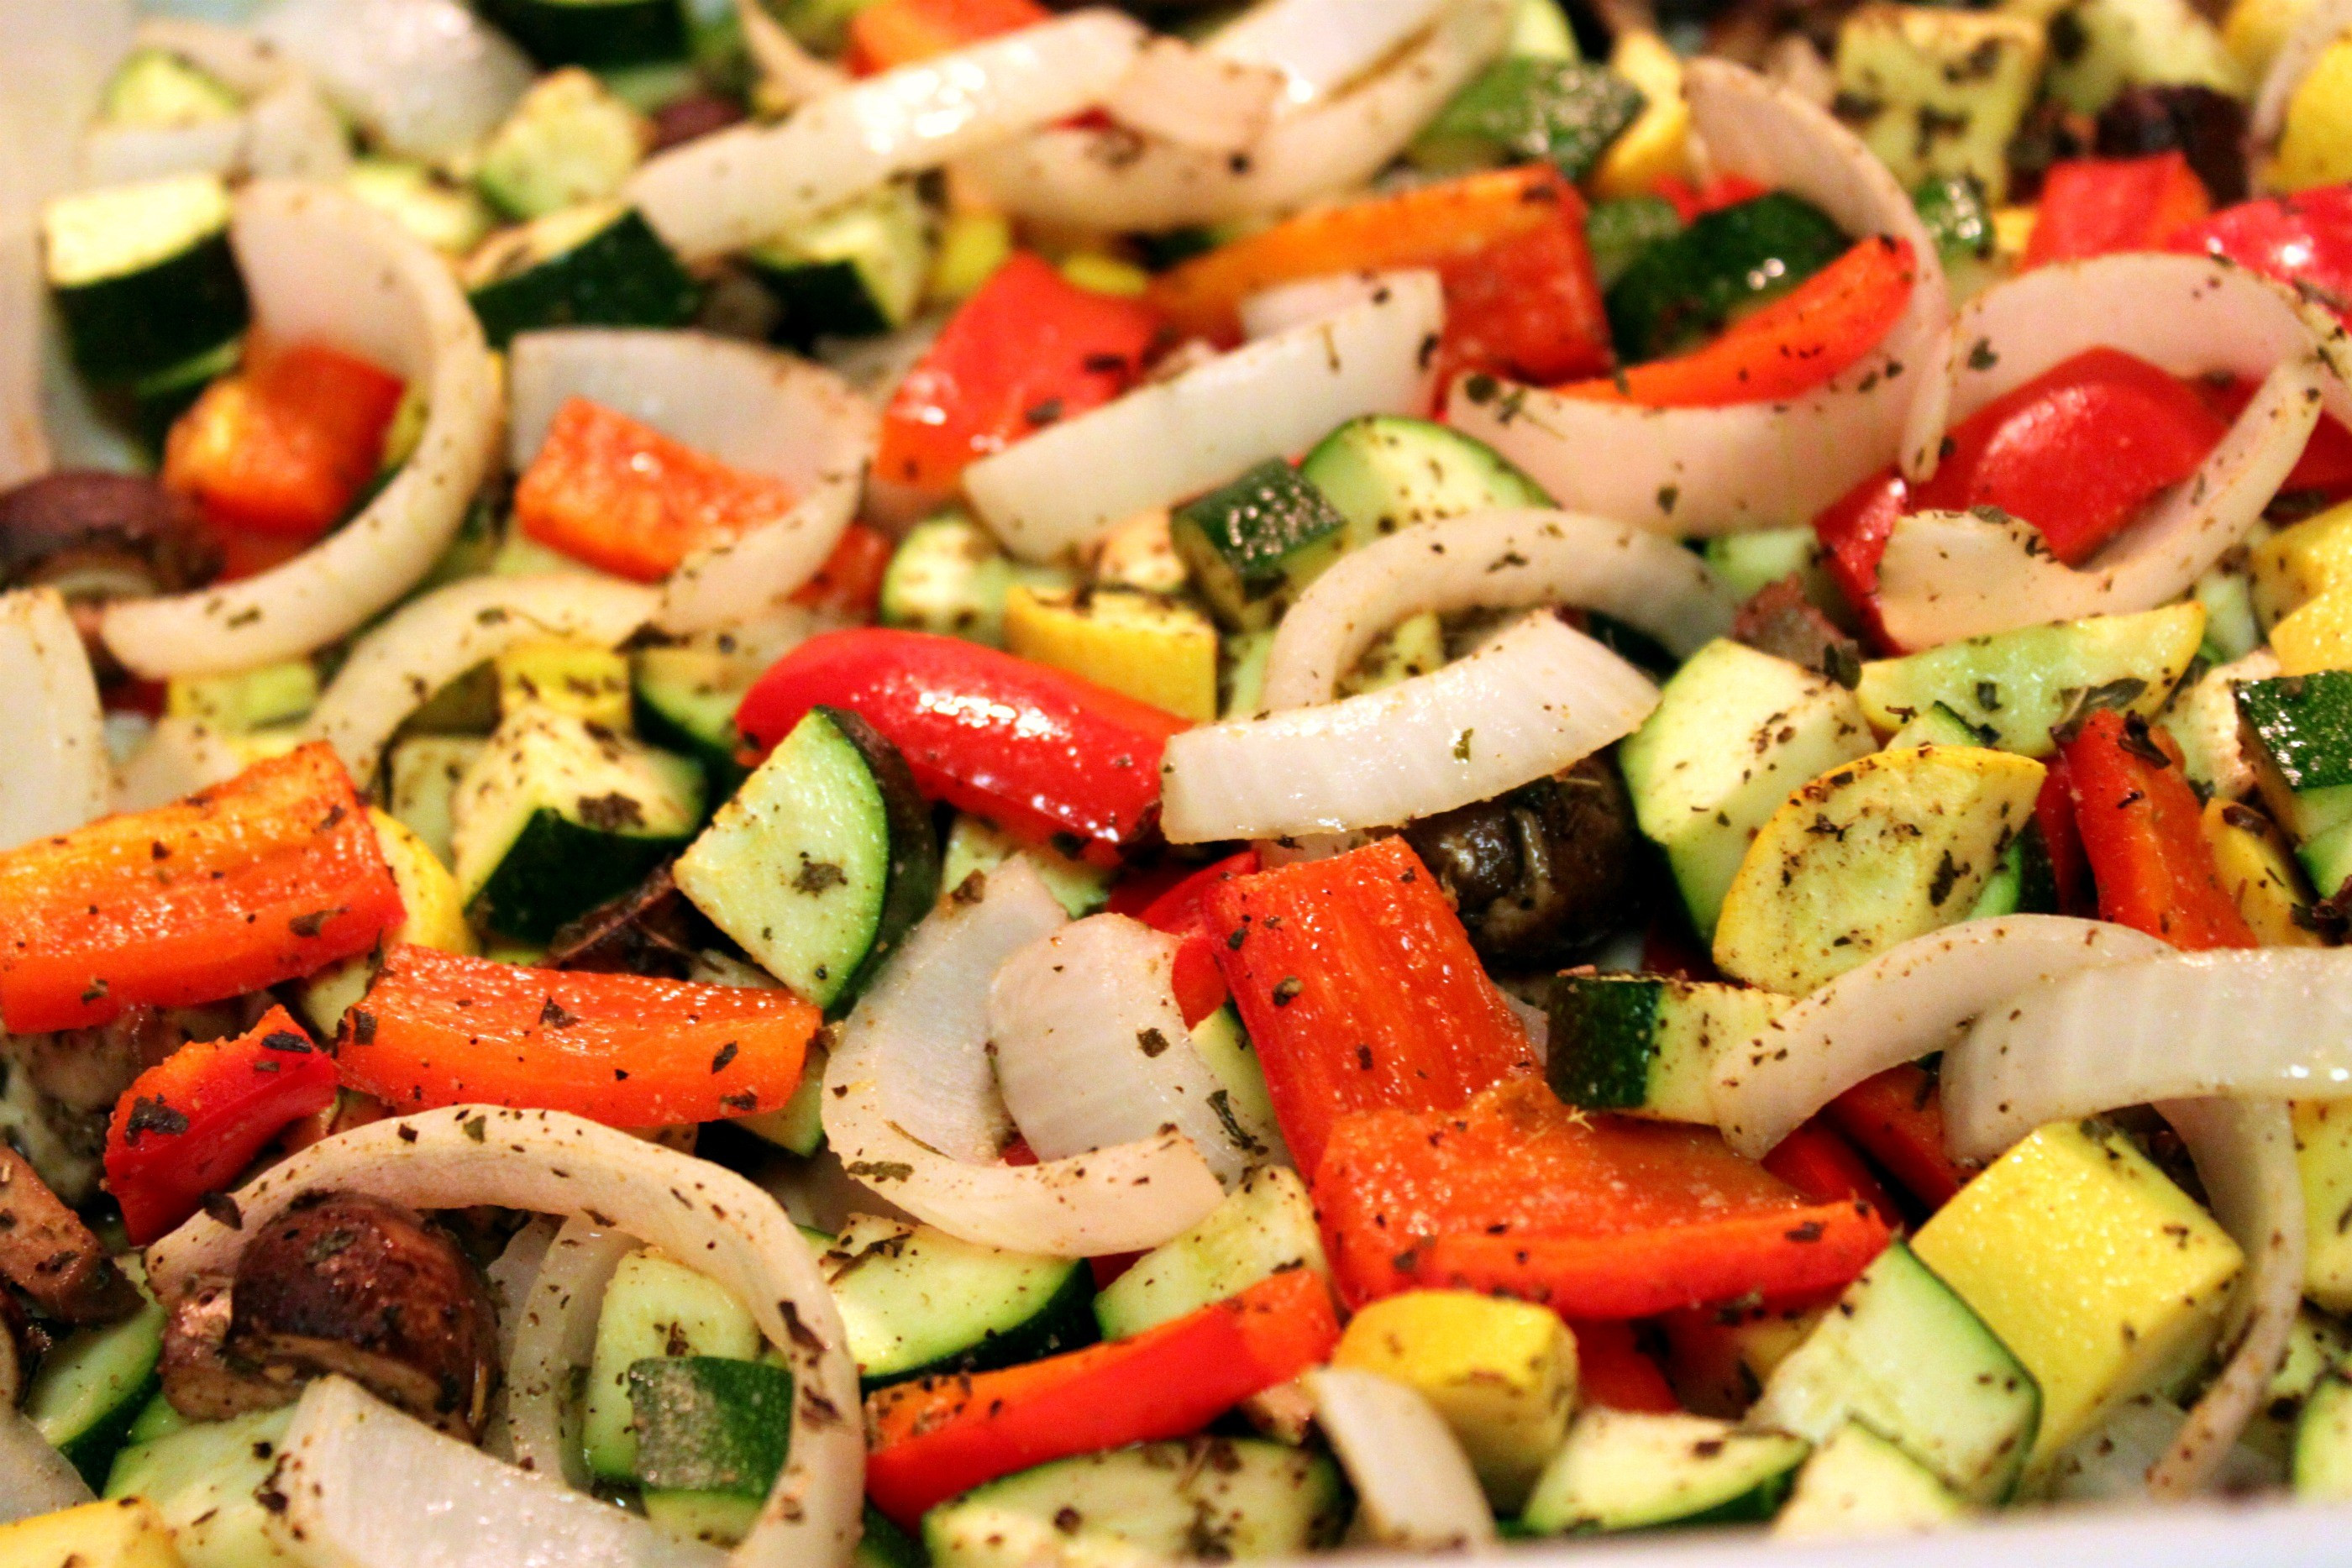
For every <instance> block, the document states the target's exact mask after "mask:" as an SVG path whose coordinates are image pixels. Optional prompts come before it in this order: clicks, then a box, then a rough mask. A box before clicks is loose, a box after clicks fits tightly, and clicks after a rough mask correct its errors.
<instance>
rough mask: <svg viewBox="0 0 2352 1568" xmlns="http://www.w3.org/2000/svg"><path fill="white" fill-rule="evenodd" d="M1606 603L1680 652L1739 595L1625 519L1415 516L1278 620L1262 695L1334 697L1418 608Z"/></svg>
mask: <svg viewBox="0 0 2352 1568" xmlns="http://www.w3.org/2000/svg"><path fill="white" fill-rule="evenodd" d="M1539 604H1565V605H1573V606H1576V607H1577V608H1580V609H1590V610H1599V611H1602V612H1606V613H1608V614H1610V615H1613V616H1615V617H1617V618H1618V619H1619V620H1621V621H1625V622H1630V623H1632V624H1633V625H1634V626H1636V627H1639V628H1640V629H1641V630H1642V631H1643V632H1648V633H1649V634H1650V635H1651V636H1653V637H1655V638H1657V639H1658V641H1659V642H1661V643H1664V644H1665V645H1666V647H1667V649H1668V650H1669V651H1670V652H1672V653H1675V655H1676V656H1677V657H1685V658H1686V657H1688V656H1689V655H1690V654H1692V653H1696V652H1697V650H1698V648H1699V646H1700V645H1701V644H1702V643H1706V642H1708V641H1709V640H1710V639H1713V638H1716V637H1721V636H1725V635H1727V634H1728V633H1729V632H1730V631H1731V620H1732V616H1733V614H1734V612H1736V611H1737V610H1738V604H1737V603H1736V602H1735V601H1734V600H1733V599H1732V596H1731V595H1730V593H1729V592H1727V591H1726V590H1725V589H1724V587H1723V585H1722V584H1721V583H1720V582H1718V581H1717V580H1716V576H1715V573H1714V572H1712V571H1710V570H1707V567H1706V563H1705V562H1704V561H1702V560H1700V559H1699V558H1698V557H1696V556H1695V555H1693V554H1692V553H1691V552H1690V551H1688V550H1686V549H1682V548H1681V547H1679V546H1677V545H1675V544H1672V543H1669V542H1668V541H1667V540H1665V539H1663V538H1659V537H1658V536H1657V535H1655V534H1653V533H1650V532H1649V531H1647V530H1646V529H1643V528H1634V527H1633V526H1632V525H1631V524H1627V523H1612V522H1604V521H1602V520H1601V519H1600V518H1598V517H1580V516H1579V515H1577V514H1576V513H1573V512H1554V511H1545V510H1539V509H1535V508H1528V509H1511V510H1502V511H1492V512H1475V513H1472V514H1470V515H1468V516H1466V517H1442V518H1437V519H1434V520H1433V521H1430V522H1425V523H1415V524H1413V525H1412V527H1411V528H1401V529H1399V530H1398V531H1397V532H1395V533H1393V534H1391V535H1389V536H1388V537H1387V538H1381V539H1376V540H1374V541H1373V542H1372V543H1370V544H1369V545H1367V546H1365V547H1364V548H1363V549H1360V550H1354V551H1351V552H1350V553H1349V554H1348V555H1346V556H1343V557H1341V558H1340V559H1339V562H1338V563H1337V564H1335V565H1334V566H1332V567H1331V568H1330V570H1328V571H1326V572H1324V574H1323V575H1322V576H1320V577H1318V578H1317V579H1316V580H1315V581H1314V583H1313V584H1312V585H1311V586H1310V587H1308V589H1307V591H1306V592H1305V593H1303V594H1301V595H1300V596H1299V599H1298V602H1297V603H1296V604H1294V605H1292V606H1291V607H1290V610H1289V611H1288V612H1287V613H1286V614H1285V615H1284V616H1283V618H1282V623H1281V625H1280V626H1279V627H1277V628H1276V632H1275V637H1274V649H1273V652H1272V653H1270V654H1269V655H1268V657H1267V659H1266V666H1265V706H1266V707H1267V709H1269V710H1270V711H1273V712H1276V713H1279V712H1281V711H1282V710H1283V709H1285V708H1293V707H1303V706H1307V705H1308V704H1311V703H1324V702H1328V701H1330V700H1331V694H1332V691H1333V689H1334V688H1335V687H1336V686H1337V685H1338V684H1339V678H1340V676H1342V675H1344V674H1347V673H1348V671H1349V669H1350V668H1351V667H1353V666H1354V664H1355V663H1356V661H1357V660H1358V659H1360V658H1361V657H1363V654H1364V650H1365V649H1367V648H1369V647H1370V646H1371V645H1372V643H1373V642H1374V640H1375V639H1377V638H1378V637H1379V636H1380V634H1381V632H1384V631H1386V630H1387V629H1388V628H1389V627H1391V626H1393V625H1395V624H1396V623H1397V622H1400V621H1402V620H1403V619H1404V618H1405V617H1406V616H1408V615H1417V614H1419V613H1421V612H1423V611H1429V610H1434V611H1439V612H1445V611H1452V610H1471V609H1497V610H1499V609H1519V608H1523V607H1533V606H1536V605H1539Z"/></svg>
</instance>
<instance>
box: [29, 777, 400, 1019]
mask: <svg viewBox="0 0 2352 1568" xmlns="http://www.w3.org/2000/svg"><path fill="white" fill-rule="evenodd" d="M401 913H402V911H401V904H400V891H399V889H398V888H397V887H395V886H394V883H393V880H392V872H391V870H390V868H389V867H387V866H386V865H385V864H384V860H383V848H382V846H381V845H379V844H378V842H377V841H376V836H375V829H374V828H373V827H372V826H371V825H370V824H369V822H368V817H367V812H366V811H365V810H362V808H361V805H360V801H359V796H358V794H357V793H356V792H355V791H354V790H353V789H352V781H351V778H350V776H349V775H348V774H346V773H345V772H344V771H343V765H342V764H341V762H339V761H337V760H336V759H335V754H334V753H333V752H332V751H331V750H330V749H329V748H328V747H325V746H324V745H310V746H305V747H301V748H299V750H296V751H292V752H289V753H288V754H287V755H286V756H284V757H277V758H270V759H269V760H268V761H265V762H257V763H256V764H254V765H253V766H252V767H251V768H247V769H246V770H245V771H244V772H243V773H240V774H238V775H237V776H236V778H234V779H229V780H228V781H227V782H226V783H224V784H218V785H215V786H214V787H213V788H212V789H206V790H204V791H202V792H201V793H198V794H195V795H191V796H189V797H188V798H187V799H186V800H181V801H177V802H175V803H173V804H172V805H169V806H161V807H158V808H156V809H155V810H152V811H138V812H130V813H124V814H121V815H117V816H112V817H103V818H100V820H99V821H95V822H92V823H90V824H89V825H88V826H87V827H81V828H77V829H75V830H74V831H72V832H69V833H60V834H58V836H56V837H55V838H47V839H37V840H35V841H33V842H31V843H29V844H25V845H22V846H20V847H18V848H16V849H14V850H10V851H8V852H5V853H0V1021H5V1024H6V1027H7V1028H8V1029H10V1030H15V1031H16V1032H18V1033H21V1034H31V1033H37V1032H40V1031H44V1030H61V1029H88V1028H91V1027H94V1026H96V1025H99V1024H102V1023H105V1022H107V1021H109V1020H110V1019H113V1018H114V1017H115V1016H116V1015H117V1014H119V1013H121V1011H122V1009H125V1008H128V1007H132V1006H136V1005H138V1004H140V1003H148V1004H152V1005H153V1006H156V1007H186V1006H191V1005H194V1004H195V1003H198V1002H215V1001H219V1000H221V999H222V998H226V997H237V996H243V995H244V994H246V993H247V991H257V990H260V989H261V988H264V987H266V986H274V985H277V984H278V982H279V981H281V980H292V979H299V978H300V977H302V976H304V975H308V974H310V973H311V972H312V971H314V970H316V969H319V968H321V967H324V966H326V965H328V964H331V963H332V962H334V961H335V960H336V959H338V958H347V957H349V956H352V954H354V953H364V952H366V951H367V950H368V949H369V948H370V947H373V946H375V941H376V938H377V937H378V936H381V935H382V934H383V931H384V929H385V927H387V926H389V925H394V923H396V922H397V921H398V920H399V919H400V918H401Z"/></svg>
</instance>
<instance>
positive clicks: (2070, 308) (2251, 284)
mask: <svg viewBox="0 0 2352 1568" xmlns="http://www.w3.org/2000/svg"><path fill="white" fill-rule="evenodd" d="M2096 348H2115V349H2121V350H2125V351H2126V352H2127V353H2131V354H2136V355H2137V356H2138V357H2139V358H2141V359H2143V360H2146V361H2148V362H2149V363H2150V364H2153V365H2155V366H2156V367H2157V368H2158V369H2159V370H2163V371H2169V372H2170V373H2172V374H2173V375H2176V376H2201V375H2204V374H2206V373H2208V372H2209V371H2229V372H2230V373H2231V374H2232V375H2237V376H2245V377H2249V378H2252V379H2257V380H2259V379H2261V378H2262V377H2264V376H2267V375H2269V374H2270V373H2271V372H2272V371H2274V370H2276V369H2278V368H2279V366H2281V365H2283V364H2285V363H2288V362H2289V361H2299V360H2303V359H2305V358H2306V357H2308V356H2309V355H2310V354H2311V352H2312V350H2314V349H2315V348H2316V349H2317V350H2318V353H2319V357H2320V360H2321V361H2322V364H2323V366H2324V368H2325V369H2326V371H2328V372H2329V373H2327V374H2326V375H2324V376H2323V377H2322V378H2321V381H2320V389H2321V392H2322V395H2323V397H2324V399H2325V402H2324V404H2323V406H2324V407H2326V410H2327V412H2328V413H2332V414H2334V415H2335V416H2336V418H2337V419H2340V420H2352V385H2347V384H2346V383H2347V379H2352V339H2347V335H2346V333H2345V330H2344V329H2343V327H2342V326H2341V325H2340V324H2338V323H2337V322H2336V319H2334V318H2333V317H2331V316H2329V315H2327V314H2326V312H2325V311H2322V310H2319V309H2317V308H2315V307H2313V306H2309V305H2306V304H2304V303H2303V302H2302V301H2300V300H2298V299H2296V298H2294V295H2292V294H2291V293H2289V292H2288V291H2287V290H2286V289H2284V288H2282V287H2279V286H2278V285H2277V284H2274V283H2273V282H2271V281H2270V280H2269V279H2267V278H2265V277H2263V276H2262V275H2261V274H2259V273H2254V272H2249V271H2247V270H2246V269H2245V268H2243V267H2239V266H2237V265H2236V264H2235V263H2232V262H2230V261H2228V260H2225V259H2223V258H2221V257H2219V256H2168V255H2162V254H2158V253H2153V252H2144V251H2135V252H2130V253H2128V254H2125V255H2120V256H2099V257H2096V258H2095V259H2093V260H2090V261H2077V262H2068V263H2064V264H2062V265H2059V266H2053V267H2035V268H2034V269H2033V270H2032V271H2031V272H2027V273H2021V274H2020V275H2019V276H2018V277H2012V278H2011V279H2009V280H2008V281H2006V282H2004V283H2000V284H1997V285H1995V286H1994V287H1990V288H1988V289H1986V290H1985V291H1984V292H1983V293H1982V294H1979V295H1978V296H1977V297H1976V298H1973V299H1971V300H1969V302H1968V304H1967V305H1965V306H1964V307H1962V308H1961V309H1960V311H1959V313H1958V316H1956V317H1955V318H1954V319H1952V321H1951V322H1950V324H1949V325H1948V327H1947V328H1946V329H1945V330H1944V332H1943V335H1942V339H1941V340H1940V341H1939V342H1938V343H1937V345H1936V348H1935V350H1934V351H1933V353H1932V355H1931V356H1929V357H1928V358H1927V359H1926V360H1925V361H1923V362H1922V364H1921V366H1920V369H1921V371H1923V372H1925V384H1924V385H1923V386H1921V387H1920V389H1919V393H1918V396H1917V399H1916V401H1915V402H1913V403H1912V406H1911V413H1910V418H1909V420H1908V422H1907V423H1906V426H1905V429H1904V433H1903V454H1904V471H1905V472H1906V474H1908V475H1910V476H1911V477H1913V478H1915V479H1918V478H1925V477H1926V476H1928V475H1931V474H1933V473H1934V472H1935V471H1936V462H1937V455H1938V454H1939V452H1940V450H1941V447H1942V444H1943V435H1944V432H1945V431H1946V430H1947V429H1948V428H1949V427H1950V426H1952V425H1955V424H1958V423H1959V422H1960V421H1961V420H1964V419H1966V418H1968V416H1969V415H1970V414H1972V413H1975V412H1976V411H1977V410H1979V409H1980V408H1982V407H1983V406H1984V405H1985V404H1987V403H1989V402H1992V401H1993V399H1995V398H1997V397H2000V396H2001V395H2003V394H2004V393H2007V392H2012V391H2014V390H2016V389H2017V388H2018V387H2021V386H2023V385H2024V384H2025V383H2026V382H2030V381H2032V379H2033V378H2034V377H2036V376H2038V375H2040V374H2041V373H2042V371H2046V370H2048V369H2050V368H2051V367H2052V366H2053V365H2057V364H2061V363H2063V362H2064V361H2067V360H2071V359H2073V358H2074V356H2075V355H2076V354H2079V353H2081V352H2083V351H2084V350H2086V349H2096Z"/></svg>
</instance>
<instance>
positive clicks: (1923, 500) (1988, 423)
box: [1911, 349, 2229, 566]
mask: <svg viewBox="0 0 2352 1568" xmlns="http://www.w3.org/2000/svg"><path fill="white" fill-rule="evenodd" d="M2228 429H2229V426H2228V425H2227V424H2226V423H2224V422H2223V421H2222V420H2221V418H2220V417H2218V416H2217V415H2216V414H2215V413H2213V411H2212V410H2211V409H2210V408H2208V407H2207V406H2206V404H2205V401H2204V400H2203V399H2202V398H2200V396H2199V395H2198V393H2197V389H2196V388H2195V387H2193V386H2191V385H2190V384H2189V382H2184V381H2182V380H2180V379H2179V377H2178V376H2170V375H2167V374H2166V373H2165V372H2164V371H2160V370H2158V369H2157V368H2156V367H2155V366H2154V365H2151V364H2149V363H2148V362H2147V361H2145V360H2139V359H2135V358H2133V357H2132V356H2131V355H2129V354H2126V353H2125V352H2123V351H2122V350H2117V349H2087V350H2084V351H2083V352H2082V353H2079V354H2077V355H2075V356H2074V358H2073V359H2070V360H2067V361H2064V362H2063V363H2061V364H2056V365H2053V366H2052V367H2051V368H2050V369H2048V370H2046V371H2042V373H2041V374H2040V375H2038V376H2036V377H2034V378H2033V379H2032V381H2030V382H2026V383H2025V384H2024V385H2023V386H2021V387H2018V388H2016V389H2015V390H2014V391H2012V392H2008V393H2006V394H2005V395H2003V396H2001V397H1998V398H1995V399H1994V400H1993V401H1992V402H1989V403H1987V404H1986V405H1985V406H1984V407H1982V408H1980V409H1979V410H1977V412H1976V413H1972V414H1970V415H1969V417H1968V418H1966V419H1964V420H1962V421H1961V422H1960V423H1958V424H1956V425H1954V426H1953V427H1952V428H1951V430H1950V431H1948V433H1947V434H1946V436H1945V450H1944V459H1943V462H1942V463H1941V464H1940V465H1938V466H1937V470H1936V476H1935V477H1934V478H1932V479H1929V480H1928V481H1927V483H1926V484H1924V485H1920V486H1916V487H1915V488H1914V489H1913V491H1912V501H1911V504H1912V509H1913V510H1915V511H1930V510H1934V511H1966V510H1968V509H1969V507H1999V508H2000V509H2001V510H2002V511H2004V512H2007V513H2009V514H2010V515H2011V516H2012V517H2022V518H2024V519H2025V520H2026V521H2027V522H2029V523H2032V525H2033V526H2034V527H2035V528H2038V529H2039V530H2041V533H2042V540H2043V542H2044V543H2046V544H2048V545H2049V547H2050V553H2051V554H2053V555H2054V556H2056V557H2057V558H2058V559H2060V560H2062V561H2064V562H2065V563H2066V564H2067V565H2069V566H2077V565H2080V564H2081V563H2082V562H2084V560H2087V559H2090V557H2091V556H2092V555H2094V554H2095V553H2096V551H2097V550H2098V549H2099V547H2100V546H2101V545H2103V544H2105V543H2106V542H2107V540H2108V539H2110V538H2114V537H2115V536H2116V534H2117V533H2119V532H2121V531H2122V530H2123V529H2124V528H2126V527H2128V526H2129V525H2130V523H2131V521H2132V519H2133V518H2134V517H2137V515H2138V513H2139V510H2140V508H2141V507H2144V506H2146V505H2147V502H2148V500H2149V499H2150V497H2154V496H2155V495H2156V493H2157V492H2158V491H2159V490H2162V489H2164V488H2166V487H2167V486H2172V485H2177V484H2179V483H2180V481H2182V480H2183V479H2186V478H2188V477H2189V475H2191V474H2193V473H2195V472H2196V471H2197V465H2199V464H2200V463H2202V462H2204V461H2205V458H2206V456H2207V455H2209V454H2210V453H2211V451H2212V450H2213V448H2214V447H2215V446H2216V445H2218V444H2220V443H2221V437H2222V435H2223V434H2225V433H2226V432H2227V430H2228Z"/></svg>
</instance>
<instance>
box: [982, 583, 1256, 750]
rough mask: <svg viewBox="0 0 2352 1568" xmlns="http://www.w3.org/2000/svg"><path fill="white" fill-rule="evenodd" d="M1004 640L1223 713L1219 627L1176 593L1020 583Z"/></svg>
mask: <svg viewBox="0 0 2352 1568" xmlns="http://www.w3.org/2000/svg"><path fill="white" fill-rule="evenodd" d="M1004 645H1005V646H1006V647H1007V648H1009V649H1011V650H1012V651H1013V653H1018V654H1019V655H1020V656H1021V657H1023V658H1024V659H1034V660H1036V661H1037V662H1038V663H1039V664H1051V665H1053V666H1054V667H1055V668H1056V669H1062V670H1067V671H1069V672H1070V674H1074V675H1079V676H1082V677H1084V678H1085V679H1087V680H1089V681H1092V682H1094V684H1095V685H1098V686H1108V687H1109V688H1110V689H1111V690H1112V691H1115V692H1119V693H1122V694H1124V695H1128V696H1131V697H1133V698H1135V699H1136V700H1137V701H1138V702H1147V703H1150V705H1151V706H1154V707H1159V708H1165V709H1167V710H1168V711H1169V712H1170V713H1172V714H1176V715H1178V716H1181V717H1184V718H1192V719H1213V718H1214V717H1216V716H1217V629H1216V628H1215V627H1214V626H1213V625H1211V624H1210V623H1209V618H1208V617H1207V616H1205V615H1203V614H1202V613H1201V612H1199V611H1197V610H1195V609H1193V608H1192V606H1191V605H1189V604H1185V603H1181V602H1180V601H1176V600H1171V599H1163V598H1161V597H1160V596H1159V595H1158V594H1153V593H1138V592H1135V591H1131V590H1128V589H1108V588H1106V589H1096V590H1093V591H1086V590H1077V591H1067V590H1066V591H1052V590H1039V589H1034V588H1030V587H1027V586H1025V585H1022V584H1015V585H1014V587H1013V590H1012V591H1011V592H1009V593H1007V594H1006V595H1005V598H1004Z"/></svg>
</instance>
